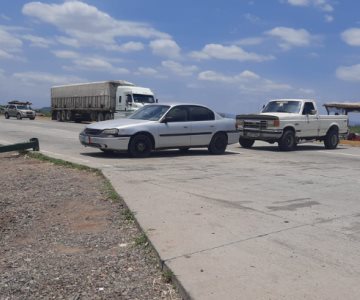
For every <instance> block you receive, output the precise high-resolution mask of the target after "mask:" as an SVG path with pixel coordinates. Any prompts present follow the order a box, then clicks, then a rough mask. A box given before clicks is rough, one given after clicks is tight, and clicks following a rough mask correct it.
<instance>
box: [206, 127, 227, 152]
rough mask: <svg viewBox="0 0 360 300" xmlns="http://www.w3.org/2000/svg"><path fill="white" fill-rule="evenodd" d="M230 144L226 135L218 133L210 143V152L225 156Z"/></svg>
mask: <svg viewBox="0 0 360 300" xmlns="http://www.w3.org/2000/svg"><path fill="white" fill-rule="evenodd" d="M227 144H228V138H227V136H226V134H225V133H222V132H219V133H216V134H215V135H214V136H213V137H212V139H211V142H210V145H209V147H208V150H209V152H210V153H211V154H216V155H218V154H223V153H224V152H225V150H226V147H227Z"/></svg>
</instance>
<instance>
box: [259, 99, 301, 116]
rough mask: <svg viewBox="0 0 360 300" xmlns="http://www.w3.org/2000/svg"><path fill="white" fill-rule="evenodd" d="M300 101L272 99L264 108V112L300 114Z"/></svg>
mask: <svg viewBox="0 0 360 300" xmlns="http://www.w3.org/2000/svg"><path fill="white" fill-rule="evenodd" d="M300 108H301V102H300V101H270V102H269V103H268V104H267V105H266V106H265V107H264V109H263V110H262V112H263V113H274V112H282V113H293V114H298V113H299V112H300Z"/></svg>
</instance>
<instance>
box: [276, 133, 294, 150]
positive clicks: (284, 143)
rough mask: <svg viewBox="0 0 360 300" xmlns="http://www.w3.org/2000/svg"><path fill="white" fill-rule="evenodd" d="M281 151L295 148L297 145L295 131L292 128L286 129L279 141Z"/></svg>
mask: <svg viewBox="0 0 360 300" xmlns="http://www.w3.org/2000/svg"><path fill="white" fill-rule="evenodd" d="M278 144H279V149H280V150H281V151H291V150H294V148H295V146H296V140H295V133H294V131H292V130H285V132H284V133H283V135H282V137H281V138H280V139H279V141H278Z"/></svg>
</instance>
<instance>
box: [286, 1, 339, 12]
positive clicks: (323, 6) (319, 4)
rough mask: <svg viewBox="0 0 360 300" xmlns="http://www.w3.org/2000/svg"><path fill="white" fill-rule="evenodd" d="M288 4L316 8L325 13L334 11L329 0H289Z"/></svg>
mask: <svg viewBox="0 0 360 300" xmlns="http://www.w3.org/2000/svg"><path fill="white" fill-rule="evenodd" d="M287 2H288V3H289V4H290V5H294V6H314V7H316V8H318V9H320V10H322V11H325V12H332V11H334V7H333V6H332V5H331V4H330V1H329V0H287Z"/></svg>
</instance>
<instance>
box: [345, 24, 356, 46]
mask: <svg viewBox="0 0 360 300" xmlns="http://www.w3.org/2000/svg"><path fill="white" fill-rule="evenodd" d="M341 37H342V39H343V40H344V41H345V43H347V44H348V45H350V46H360V28H349V29H347V30H345V31H344V32H343V33H342V34H341Z"/></svg>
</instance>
